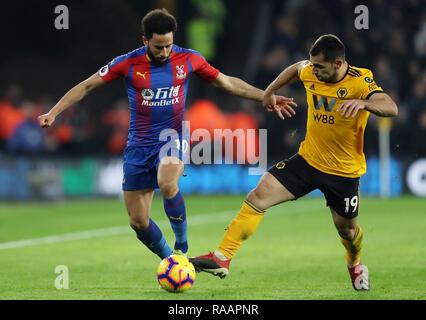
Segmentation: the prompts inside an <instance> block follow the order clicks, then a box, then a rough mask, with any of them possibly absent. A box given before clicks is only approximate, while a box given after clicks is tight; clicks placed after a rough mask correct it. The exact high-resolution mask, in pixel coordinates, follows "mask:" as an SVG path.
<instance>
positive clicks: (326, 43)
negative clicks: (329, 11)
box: [309, 34, 345, 62]
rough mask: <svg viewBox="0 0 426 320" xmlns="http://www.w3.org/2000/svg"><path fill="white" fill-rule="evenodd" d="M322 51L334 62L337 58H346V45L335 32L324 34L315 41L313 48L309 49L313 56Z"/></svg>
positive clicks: (327, 58) (326, 57)
mask: <svg viewBox="0 0 426 320" xmlns="http://www.w3.org/2000/svg"><path fill="white" fill-rule="evenodd" d="M321 53H322V54H323V55H324V59H325V60H326V61H329V62H334V61H336V59H337V58H342V59H343V60H345V45H344V44H343V42H342V41H341V40H340V39H339V38H338V37H337V36H335V35H334V34H324V35H322V36H321V37H319V38H318V39H317V40H316V41H315V43H314V44H313V45H312V47H311V50H309V54H310V55H311V56H317V55H319V54H321Z"/></svg>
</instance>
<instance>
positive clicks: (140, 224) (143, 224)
mask: <svg viewBox="0 0 426 320" xmlns="http://www.w3.org/2000/svg"><path fill="white" fill-rule="evenodd" d="M129 224H130V227H131V228H132V229H133V230H135V231H145V230H146V229H147V228H148V226H149V217H146V218H142V217H138V218H132V217H130V219H129Z"/></svg>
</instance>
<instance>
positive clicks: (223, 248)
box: [191, 35, 398, 290]
mask: <svg viewBox="0 0 426 320" xmlns="http://www.w3.org/2000/svg"><path fill="white" fill-rule="evenodd" d="M297 80H300V81H301V82H302V83H303V85H304V87H305V90H306V96H307V103H308V120H307V130H306V137H305V140H304V141H303V142H302V143H301V145H300V148H299V152H298V153H297V154H296V155H294V156H293V157H291V158H290V159H286V160H283V161H281V162H279V163H277V164H276V165H274V166H273V167H272V168H270V169H269V170H268V172H266V173H265V174H264V175H263V176H262V177H261V179H260V181H259V183H258V185H257V186H256V188H255V189H253V190H252V191H250V192H249V194H248V196H247V199H246V200H245V201H244V203H243V205H242V208H241V210H240V212H239V213H238V215H237V217H236V218H235V219H234V220H233V221H232V222H231V223H230V225H229V227H228V228H227V231H226V233H225V235H224V237H223V239H222V242H221V243H220V245H219V247H218V249H217V250H216V251H215V252H211V253H209V254H207V255H203V256H199V257H195V258H191V261H192V262H193V264H194V266H195V268H196V269H197V270H198V271H206V272H210V273H212V274H214V275H217V276H220V277H225V276H226V275H227V274H228V272H229V263H230V261H231V258H232V257H233V256H234V254H235V253H236V252H237V250H238V248H239V247H240V246H241V244H242V243H243V241H244V240H246V239H247V238H249V237H250V236H251V235H252V234H253V233H254V231H255V230H256V228H257V226H258V225H259V223H260V221H261V220H262V218H263V216H264V214H265V210H266V209H268V208H269V207H271V206H274V205H276V204H279V203H283V202H286V201H289V200H296V199H298V198H300V197H302V196H304V195H306V194H308V193H309V192H311V191H313V190H315V189H320V190H321V191H322V192H323V194H324V196H325V198H326V201H327V206H328V207H329V208H330V211H331V215H332V219H333V222H334V225H335V227H336V229H337V231H338V234H339V235H340V241H341V242H342V244H343V246H344V247H345V249H346V256H345V257H346V261H347V266H348V270H349V274H350V277H351V281H352V285H353V287H354V289H355V290H369V289H370V282H369V278H368V269H367V267H366V266H364V265H363V264H362V263H361V260H360V255H361V248H362V239H363V231H362V229H361V227H360V226H359V225H358V210H359V177H360V176H361V175H363V174H364V173H365V172H366V162H365V156H364V153H363V139H364V130H365V126H366V124H367V119H368V117H369V115H370V113H373V114H375V115H376V116H380V117H393V116H396V115H397V113H398V109H397V106H396V104H395V103H394V102H393V100H392V99H391V98H390V97H389V96H388V95H387V94H386V93H384V92H383V90H382V88H380V87H379V86H378V85H377V84H376V83H375V82H374V80H373V74H372V72H371V71H370V70H368V69H364V68H357V67H353V66H350V65H349V64H348V62H346V60H345V47H344V45H343V43H342V42H341V41H340V39H339V38H338V37H336V36H334V35H323V36H321V37H320V38H319V39H318V40H317V41H316V42H315V43H314V45H313V46H312V48H311V50H310V60H306V61H300V62H298V63H295V64H293V65H291V66H289V67H288V68H286V69H285V70H284V71H283V72H282V73H281V74H280V75H279V76H278V77H277V78H276V79H275V80H274V81H273V82H272V83H271V84H270V85H269V86H268V88H267V89H266V90H265V96H264V98H263V106H264V107H265V108H266V109H267V110H272V109H273V106H274V105H275V104H276V100H275V98H274V92H276V91H277V90H278V89H280V88H281V87H283V86H285V85H287V84H289V83H292V82H294V81H297Z"/></svg>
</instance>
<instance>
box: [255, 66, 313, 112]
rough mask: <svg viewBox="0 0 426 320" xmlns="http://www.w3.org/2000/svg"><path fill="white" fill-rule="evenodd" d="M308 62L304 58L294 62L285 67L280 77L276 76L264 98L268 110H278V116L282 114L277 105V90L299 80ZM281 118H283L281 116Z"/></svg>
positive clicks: (263, 103)
mask: <svg viewBox="0 0 426 320" xmlns="http://www.w3.org/2000/svg"><path fill="white" fill-rule="evenodd" d="M307 63H309V61H308V60H303V61H299V62H297V63H295V64H292V65H291V66H289V67H287V68H286V69H284V71H283V72H281V73H280V74H279V75H278V77H276V78H275V80H274V81H272V82H271V83H270V84H269V86H268V87H267V88H266V90H265V93H264V95H263V100H262V105H263V107H264V108H265V109H266V110H268V111H275V112H277V114H278V116H280V114H279V113H281V110H280V109H279V108H278V106H277V101H276V97H275V92H276V91H278V90H279V89H280V88H282V87H283V86H285V85H287V84H290V83H293V82H295V81H297V80H299V79H300V78H299V74H300V71H301V69H302V68H303V67H304V66H306V64H307ZM280 118H282V119H283V117H281V116H280Z"/></svg>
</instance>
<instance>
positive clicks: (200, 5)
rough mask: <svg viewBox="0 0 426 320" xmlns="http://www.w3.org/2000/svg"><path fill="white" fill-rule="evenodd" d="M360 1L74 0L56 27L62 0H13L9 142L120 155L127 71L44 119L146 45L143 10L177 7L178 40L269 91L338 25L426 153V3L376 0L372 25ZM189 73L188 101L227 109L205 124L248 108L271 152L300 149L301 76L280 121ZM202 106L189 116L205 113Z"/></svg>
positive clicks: (406, 136)
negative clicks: (40, 120) (53, 118)
mask: <svg viewBox="0 0 426 320" xmlns="http://www.w3.org/2000/svg"><path fill="white" fill-rule="evenodd" d="M147 3H149V4H150V5H147ZM64 4H65V5H66V3H64ZM242 5H243V6H244V8H242ZM357 5H358V3H357V2H356V1H351V0H340V1H332V2H331V1H318V0H300V1H282V0H280V1H278V0H276V1H264V2H262V1H244V2H242V1H222V0H192V1H120V2H118V1H97V0H93V1H85V2H69V4H68V8H69V14H70V28H69V29H68V30H56V29H55V28H54V18H55V17H56V16H57V15H55V14H54V12H53V11H54V7H55V3H54V2H51V3H49V1H47V2H45V3H43V5H41V6H40V5H39V4H37V5H36V4H35V3H32V2H24V3H20V2H19V3H16V4H13V3H8V4H7V7H8V8H7V10H3V12H2V13H1V14H2V15H3V17H2V19H1V20H2V24H3V28H2V30H3V31H2V32H3V33H5V36H6V41H4V40H3V43H6V44H7V47H5V48H3V50H2V56H3V58H2V59H1V61H0V65H1V70H2V71H3V72H2V73H3V76H2V79H3V80H2V81H1V85H0V150H1V152H4V153H13V154H16V153H27V154H28V153H50V154H75V155H80V154H81V153H96V154H113V155H117V154H121V153H122V151H123V147H124V146H125V143H126V138H127V126H128V122H129V113H128V102H127V99H126V93H125V89H124V83H122V82H120V81H118V82H119V83H115V84H114V85H111V86H110V87H108V89H104V88H102V89H100V90H99V91H98V92H94V93H92V94H91V95H90V96H89V97H88V98H87V99H85V100H83V101H82V102H81V103H79V104H78V105H76V106H74V107H73V108H71V109H69V110H67V111H66V112H64V113H63V114H62V115H61V116H60V117H58V119H57V122H56V123H55V126H54V127H53V128H51V129H48V130H41V129H39V128H38V126H37V124H36V118H37V116H38V115H40V114H42V113H45V112H47V111H48V110H49V109H50V108H51V107H52V106H53V105H54V104H55V103H56V102H57V101H58V100H59V99H60V98H61V96H62V95H63V94H65V93H66V91H67V90H69V89H70V88H71V87H72V86H74V85H75V84H77V83H78V82H80V81H81V80H83V79H85V78H87V77H88V76H90V75H91V74H92V73H94V72H96V70H97V69H98V68H100V67H102V66H103V65H104V64H106V63H107V62H108V61H110V60H111V59H112V58H114V57H115V56H117V55H120V54H122V53H126V52H128V51H131V50H133V49H134V48H137V47H139V46H140V45H141V39H140V38H141V31H140V18H141V17H142V16H143V15H144V14H145V13H146V12H147V11H148V10H149V9H150V8H155V7H167V8H168V9H169V10H170V11H171V12H172V13H173V14H175V15H176V17H177V20H178V22H179V30H178V34H177V37H176V43H177V44H178V45H181V46H184V47H189V48H194V49H195V50H199V51H200V52H201V53H202V54H203V55H204V56H205V57H206V58H207V60H208V61H209V62H210V63H211V64H212V65H214V66H215V67H217V68H219V69H220V70H221V71H222V72H223V73H225V74H229V75H234V76H237V77H241V78H243V79H244V80H246V81H247V82H249V83H251V84H254V85H255V86H257V87H259V88H262V89H264V88H266V86H267V85H268V84H269V83H270V82H271V81H272V80H273V79H274V78H275V77H276V76H277V75H278V74H279V73H280V72H281V71H282V70H283V69H284V68H285V67H286V66H288V65H290V64H292V63H294V62H296V61H299V60H301V59H306V58H308V51H309V48H310V46H311V45H312V43H313V41H314V40H315V39H316V38H317V37H318V36H320V35H321V34H325V33H334V34H336V35H338V36H339V37H340V38H341V39H342V40H343V42H344V43H345V45H346V51H347V60H348V62H349V63H350V64H351V65H354V66H359V67H366V68H370V69H371V70H372V71H373V74H374V76H375V80H376V82H377V83H378V84H379V85H380V86H382V88H383V89H384V90H385V92H387V93H388V94H390V95H391V96H392V97H393V99H394V100H395V101H396V102H397V104H398V107H399V116H398V117H397V118H395V120H394V123H393V130H392V138H391V146H392V151H393V152H398V153H402V154H406V153H409V154H416V155H418V156H422V155H423V156H424V155H425V154H426V147H425V138H426V135H425V133H426V98H425V92H426V71H425V68H424V66H425V57H426V11H425V5H424V3H423V5H422V1H416V0H410V1H389V0H388V1H384V0H375V1H370V2H368V4H367V8H368V10H369V29H367V30H357V29H356V28H355V27H354V20H355V18H356V17H357V14H355V13H354V8H355V7H356V6H357ZM243 9H244V10H243ZM17 22H19V23H17ZM10 25H14V26H16V27H14V28H10ZM7 26H9V28H8V27H7ZM194 77H195V76H194ZM194 77H193V78H194ZM191 81H192V83H191V84H190V87H189V95H188V101H187V110H190V109H191V107H192V106H193V104H194V103H196V104H197V105H199V104H200V103H202V102H200V101H198V100H200V99H201V100H204V102H206V108H207V109H206V110H208V112H211V110H212V109H211V108H215V107H217V109H219V112H220V113H223V114H224V117H223V116H222V117H212V119H210V120H209V119H206V120H205V123H203V122H200V121H198V122H197V126H213V127H214V126H216V127H219V128H220V127H223V126H227V124H226V123H225V124H224V123H223V121H224V119H225V120H226V118H229V116H233V117H234V118H233V119H231V121H230V122H229V123H235V113H244V116H243V115H241V116H242V117H241V118H239V117H238V115H237V118H238V119H242V120H241V121H242V122H244V123H245V121H247V126H248V127H250V126H251V127H257V128H266V129H268V132H269V134H268V138H269V139H268V140H269V144H268V154H269V155H270V156H271V157H272V158H279V157H283V156H285V155H290V154H292V153H294V152H296V151H297V148H298V145H299V143H300V141H301V140H303V137H304V133H305V131H304V125H305V121H306V108H305V107H306V98H305V96H304V89H303V86H302V85H301V84H300V83H298V84H295V85H293V86H292V87H291V88H289V89H287V90H284V91H283V92H280V93H282V94H284V95H286V96H290V97H294V98H295V100H296V101H297V103H298V104H299V108H298V109H297V116H296V117H294V118H293V119H291V120H286V121H285V122H282V121H281V120H280V119H278V117H277V116H276V115H275V114H273V113H271V114H267V113H265V112H264V111H263V109H262V107H261V105H260V104H259V103H255V102H251V101H244V100H242V99H238V98H235V97H232V96H229V95H227V94H223V93H222V92H220V91H219V90H218V89H216V88H214V87H212V86H208V85H206V84H204V83H202V82H201V81H200V80H199V79H192V80H191ZM111 87H112V88H111ZM212 104H213V106H212ZM199 109H200V110H201V109H203V108H199ZM215 112H217V110H215ZM246 115H250V116H252V117H251V119H249V118H248V117H247V116H246ZM198 116H199V115H198V114H194V115H193V116H192V117H189V118H188V117H187V118H186V120H194V121H195V120H197V119H199V117H198ZM243 118H244V119H243ZM215 120H216V121H220V122H221V123H215ZM375 120H376V119H375V117H374V116H372V117H371V118H370V121H369V124H368V129H367V131H366V136H365V138H366V139H365V141H366V144H365V152H366V154H367V155H370V154H377V150H378V147H377V141H378V139H377V121H375ZM194 128H195V127H194Z"/></svg>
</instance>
